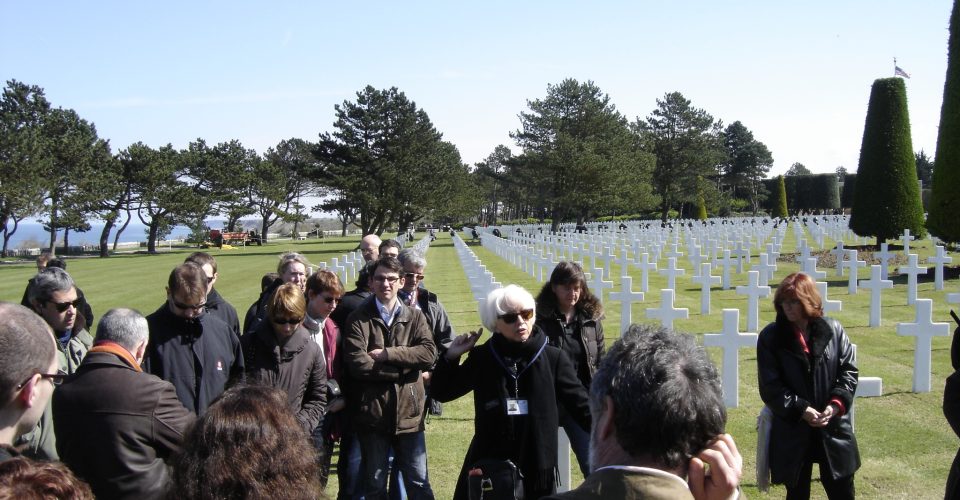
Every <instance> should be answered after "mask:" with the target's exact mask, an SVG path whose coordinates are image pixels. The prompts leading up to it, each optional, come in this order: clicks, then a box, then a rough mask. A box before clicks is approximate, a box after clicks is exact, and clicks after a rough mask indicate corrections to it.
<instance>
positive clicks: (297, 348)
mask: <svg viewBox="0 0 960 500" xmlns="http://www.w3.org/2000/svg"><path fill="white" fill-rule="evenodd" d="M240 343H241V344H242V346H243V359H244V369H245V371H246V374H247V382H249V383H255V384H262V385H267V386H270V387H276V388H278V389H282V390H283V391H284V392H286V393H287V403H288V405H289V407H290V410H291V411H292V412H293V413H294V415H296V416H297V422H299V423H300V426H301V427H303V430H305V431H306V432H307V433H308V434H309V433H311V432H313V429H315V428H316V427H317V426H318V425H319V424H320V420H321V419H322V418H323V414H324V411H325V409H326V407H327V367H326V364H325V363H324V361H323V354H322V353H321V352H320V346H319V345H317V344H316V343H315V342H313V341H312V340H310V336H309V334H308V333H307V330H306V329H305V328H304V327H303V326H302V325H301V326H299V327H297V329H296V330H294V331H293V335H291V336H290V338H289V339H287V341H286V343H284V344H283V345H280V344H278V343H277V337H276V335H274V333H273V325H272V324H271V323H270V322H269V321H263V322H261V323H260V325H259V326H258V327H257V329H256V330H254V331H252V332H248V333H245V334H244V335H243V338H241V339H240Z"/></svg>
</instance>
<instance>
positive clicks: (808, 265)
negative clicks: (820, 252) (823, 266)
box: [800, 257, 827, 281]
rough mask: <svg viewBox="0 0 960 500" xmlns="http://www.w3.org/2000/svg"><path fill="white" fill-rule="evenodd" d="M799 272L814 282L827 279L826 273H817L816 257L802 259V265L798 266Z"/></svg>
mask: <svg viewBox="0 0 960 500" xmlns="http://www.w3.org/2000/svg"><path fill="white" fill-rule="evenodd" d="M800 271H801V272H802V273H803V274H806V275H807V276H810V277H811V278H813V279H814V281H816V280H823V279H827V272H826V271H817V258H816V257H807V258H806V259H804V261H803V263H802V264H801V265H800Z"/></svg>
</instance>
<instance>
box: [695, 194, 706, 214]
mask: <svg viewBox="0 0 960 500" xmlns="http://www.w3.org/2000/svg"><path fill="white" fill-rule="evenodd" d="M697 219H698V220H707V202H706V201H705V200H704V199H703V195H702V194H700V195H697Z"/></svg>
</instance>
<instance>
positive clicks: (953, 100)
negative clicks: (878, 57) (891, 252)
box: [927, 1, 960, 242]
mask: <svg viewBox="0 0 960 500" xmlns="http://www.w3.org/2000/svg"><path fill="white" fill-rule="evenodd" d="M947 45H948V47H949V48H948V51H949V52H948V55H947V79H946V82H945V83H944V85H943V104H942V105H941V107H940V131H939V133H938V134H937V154H936V160H934V162H933V165H934V166H933V192H932V193H931V199H930V206H929V208H930V213H929V215H928V217H927V227H928V228H929V229H930V232H931V233H933V234H934V235H935V236H937V237H938V238H940V239H942V240H944V241H950V242H957V241H960V217H957V215H958V214H960V196H958V195H957V192H956V190H957V187H958V186H960V2H956V1H955V2H954V3H953V13H952V14H951V15H950V41H949V42H948V44H947Z"/></svg>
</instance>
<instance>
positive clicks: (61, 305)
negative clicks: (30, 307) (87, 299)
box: [47, 299, 83, 312]
mask: <svg viewBox="0 0 960 500" xmlns="http://www.w3.org/2000/svg"><path fill="white" fill-rule="evenodd" d="M47 303H48V304H53V307H54V308H55V309H56V310H57V312H64V311H66V310H67V309H68V308H70V306H73V307H74V308H75V309H77V308H79V307H80V304H82V303H83V302H82V301H81V300H80V299H76V300H74V301H73V302H54V301H52V300H51V301H47Z"/></svg>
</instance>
